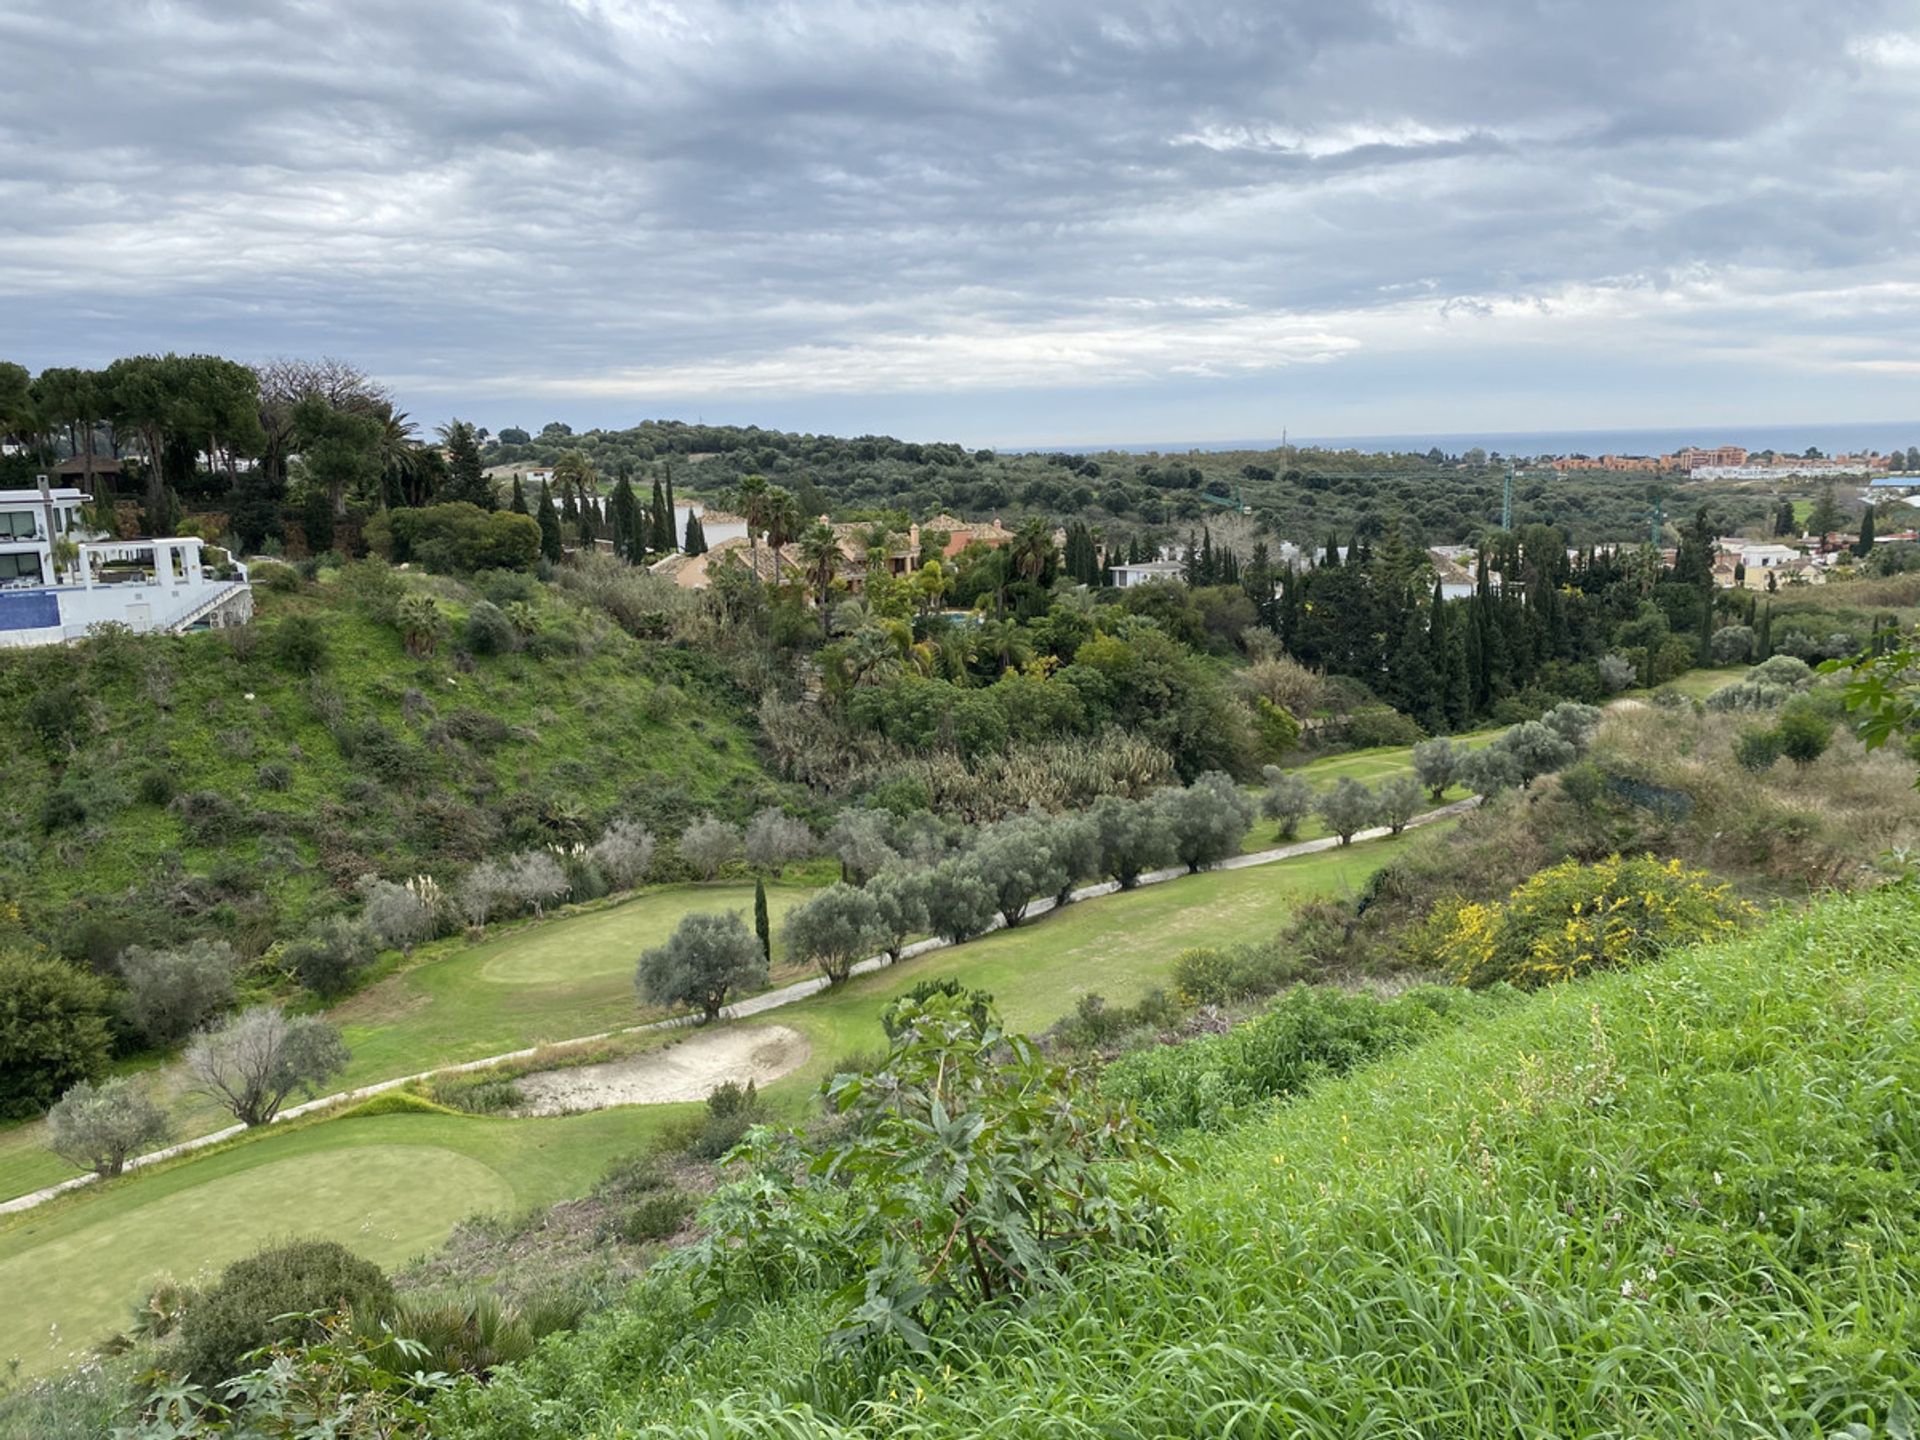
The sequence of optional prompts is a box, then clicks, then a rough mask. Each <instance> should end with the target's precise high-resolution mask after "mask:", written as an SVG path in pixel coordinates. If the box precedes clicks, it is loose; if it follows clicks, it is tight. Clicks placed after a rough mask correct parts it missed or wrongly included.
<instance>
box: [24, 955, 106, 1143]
mask: <svg viewBox="0 0 1920 1440" xmlns="http://www.w3.org/2000/svg"><path fill="white" fill-rule="evenodd" d="M111 1003H112V1002H111V1000H110V999H109V997H108V993H107V987H106V985H105V984H104V983H102V982H101V981H100V980H99V979H98V978H96V977H95V976H92V975H89V974H87V972H86V971H84V970H80V969H77V968H75V967H74V966H72V965H69V964H67V963H66V962H65V961H64V960H55V959H52V958H51V957H49V956H45V955H29V954H27V953H25V952H24V951H19V950H4V951H0V1116H5V1117H8V1118H16V1119H18V1118H25V1117H27V1116H32V1115H38V1114H39V1113H40V1112H41V1111H43V1110H45V1109H46V1108H47V1107H48V1106H49V1105H51V1104H53V1102H54V1101H56V1100H58V1099H59V1098H60V1097H61V1095H62V1094H64V1093H65V1092H66V1091H67V1090H69V1089H71V1088H72V1087H73V1086H75V1085H78V1084H79V1083H80V1082H81V1081H83V1080H97V1079H99V1078H100V1076H101V1074H102V1073H103V1072H104V1071H105V1070H106V1068H107V1059H108V1056H109V1055H110V1054H111V1040H110V1037H109V1033H108V1029H107V1015H108V1012H109V1010H110V1008H111Z"/></svg>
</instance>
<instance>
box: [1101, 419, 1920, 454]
mask: <svg viewBox="0 0 1920 1440" xmlns="http://www.w3.org/2000/svg"><path fill="white" fill-rule="evenodd" d="M1287 439H1288V441H1289V442H1290V443H1291V444H1294V445H1299V446H1308V445H1311V446H1317V447H1323V448H1325V449H1329V450H1362V451H1376V452H1378V451H1408V450H1412V451H1425V450H1432V449H1435V448H1436V447H1437V448H1438V449H1440V450H1443V451H1445V452H1446V453H1447V454H1449V455H1459V454H1461V453H1463V452H1465V451H1467V450H1471V449H1473V448H1474V447H1475V446H1478V447H1479V448H1481V449H1482V450H1485V451H1486V452H1487V453H1488V454H1493V453H1494V452H1496V451H1498V452H1499V453H1500V454H1502V455H1514V456H1526V455H1671V454H1672V453H1673V452H1674V451H1676V450H1680V449H1683V448H1685V447H1686V446H1688V445H1701V446H1707V445H1743V446H1745V447H1746V448H1747V449H1749V450H1776V451H1780V452H1782V453H1786V454H1794V455H1798V454H1801V453H1802V452H1804V451H1805V450H1806V448H1807V447H1808V446H1809V445H1813V446H1817V447H1818V448H1819V450H1820V452H1821V453H1822V454H1825V455H1842V454H1856V453H1858V452H1860V451H1862V450H1878V451H1881V452H1883V453H1884V452H1885V451H1888V450H1892V449H1894V448H1896V447H1898V448H1899V449H1902V450H1904V449H1906V448H1907V447H1908V446H1909V445H1920V420H1865V421H1859V422H1856V423H1852V424H1830V423H1826V422H1819V423H1809V424H1805V425H1696V426H1693V427H1692V428H1690V429H1671V430H1666V429H1661V430H1479V431H1475V430H1467V431H1460V432H1458V433H1454V434H1438V433H1432V434H1429V433H1418V434H1410V435H1290V436H1288V437H1287ZM1280 443H1281V441H1280V438H1279V437H1278V436H1271V437H1268V438H1266V439H1263V440H1205V441H1198V442H1193V443H1187V442H1170V443H1168V444H1164V445H1112V446H1101V447H1094V446H1077V447H1073V448H1074V449H1075V450H1076V451H1077V452H1078V453H1086V452H1087V451H1089V450H1093V449H1109V450H1119V451H1123V452H1125V453H1128V454H1136V455H1139V454H1148V453H1153V452H1157V453H1159V454H1163V455H1178V454H1182V453H1184V452H1186V451H1188V450H1272V449H1276V448H1278V446H1279V445H1280Z"/></svg>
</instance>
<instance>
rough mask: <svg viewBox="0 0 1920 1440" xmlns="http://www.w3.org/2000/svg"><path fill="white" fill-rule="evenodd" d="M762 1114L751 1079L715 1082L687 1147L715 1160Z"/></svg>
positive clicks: (695, 1153) (763, 1114) (756, 1123)
mask: <svg viewBox="0 0 1920 1440" xmlns="http://www.w3.org/2000/svg"><path fill="white" fill-rule="evenodd" d="M765 1118H766V1112H765V1110H764V1109H763V1107H762V1106H761V1104H760V1095H759V1092H758V1091H757V1090H756V1089H755V1088H754V1084H753V1082H752V1081H751V1080H749V1081H747V1083H746V1084H745V1085H741V1084H738V1083H737V1082H735V1081H732V1080H729V1081H727V1082H726V1083H725V1084H723V1085H717V1086H715V1087H714V1089H713V1092H712V1093H711V1094H710V1095H708V1096H707V1113H706V1116H705V1117H704V1119H703V1121H702V1124H701V1126H700V1133H699V1134H698V1135H695V1136H694V1137H693V1141H692V1143H691V1144H690V1145H689V1146H688V1147H687V1148H688V1149H689V1150H690V1151H692V1153H693V1154H694V1155H696V1156H698V1157H699V1158H700V1159H702V1160H718V1159H719V1158H720V1157H721V1156H722V1155H725V1154H726V1153H727V1152H728V1151H729V1150H731V1149H733V1147H734V1146H736V1145H738V1144H739V1143H740V1139H741V1137H742V1136H743V1135H745V1134H746V1133H747V1131H749V1130H751V1129H752V1128H753V1127H754V1126H755V1125H758V1124H759V1123H760V1122H761V1121H762V1120H764V1119H765ZM669 1233H671V1232H669Z"/></svg>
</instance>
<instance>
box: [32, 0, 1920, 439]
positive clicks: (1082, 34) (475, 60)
mask: <svg viewBox="0 0 1920 1440" xmlns="http://www.w3.org/2000/svg"><path fill="white" fill-rule="evenodd" d="M83 31H84V33H83ZM0 53H4V54H7V55H8V56H9V57H10V63H9V66H8V70H9V79H10V84H9V87H8V88H7V89H6V90H5V91H4V92H0V157H3V158H0V217H4V223H0V355H7V356H10V357H12V358H18V359H20V360H22V361H24V362H25V363H28V364H30V365H34V366H39V365H44V364H54V363H88V362H96V361H100V360H103V359H105V358H108V357H110V356H112V355H114V354H118V353H124V352H127V351H132V350H139V349H148V348H159V347H170V348H199V349H210V350H219V351H222V352H224V353H229V354H234V355H237V356H242V357H248V358H252V357H258V356H264V355H270V354H276V353H300V354H311V353H321V352H325V353H333V354H340V355H345V356H348V357H351V358H353V359H355V360H357V361H358V362H359V363H361V364H363V365H365V366H366V367H368V368H369V369H372V370H374V371H375V372H377V373H379V374H381V375H383V376H384V377H386V378H387V379H389V380H390V381H391V382H392V383H393V384H394V385H395V386H396V388H397V389H399V390H400V392H401V393H402V395H403V396H404V397H405V399H406V400H407V401H408V402H409V403H411V404H412V405H413V406H414V407H415V408H416V410H417V411H419V412H420V413H422V414H423V415H426V416H429V417H431V418H440V417H442V416H444V415H445V414H446V413H448V412H449V411H459V412H461V413H468V414H474V415H477V416H479V417H481V418H482V419H485V420H489V421H491V422H492V423H494V424H495V425H498V424H503V423H512V422H515V421H519V422H521V423H528V422H531V423H534V424H537V423H539V422H540V421H541V420H543V419H545V418H550V417H552V416H562V417H564V418H569V419H575V420H577V421H605V422H625V421H629V420H632V419H637V418H639V417H640V416H641V415H642V414H662V413H675V414H687V415H692V414H694V413H705V414H706V416H707V418H709V419H720V418H728V419H742V420H746V419H759V420H761V421H762V422H763V423H769V424H782V425H790V426H796V427H800V428H818V429H827V428H840V429H847V428H866V427H872V428H891V429H902V430H905V429H909V428H914V427H918V428H921V429H930V430H933V431H937V432H939V433H943V434H952V435H957V436H959V437H961V438H966V439H975V440H982V441H995V440H1000V441H1010V440H1024V439H1035V440H1039V439H1058V440H1062V441H1070V440H1076V439H1094V438H1102V439H1117V440H1126V439H1142V438H1156V437H1167V438H1171V437H1179V438H1195V439H1200V438H1207V437H1208V435H1209V434H1212V433H1222V434H1231V435H1252V434H1266V433H1273V432H1274V431H1277V429H1278V428H1279V425H1280V424H1281V423H1290V424H1291V425H1292V428H1293V429H1294V430H1295V432H1296V433H1299V432H1301V431H1314V430H1318V431H1319V432H1321V433H1329V432H1336V433H1337V432H1343V431H1344V432H1348V433H1351V432H1355V431H1371V432H1375V433H1378V432H1382V431H1390V430H1394V429H1421V428H1444V429H1466V428H1472V427H1474V426H1488V427H1494V428H1506V429H1520V428H1545V427H1547V426H1550V425H1554V424H1570V425H1571V424H1600V423H1618V424H1632V423H1660V422H1679V421H1691V420H1695V419H1699V420H1703V421H1705V420H1716V419H1731V418H1738V417H1746V418H1754V419H1758V418H1763V417H1765V418H1801V417H1804V418H1807V419H1810V420H1811V419H1820V418H1829V419H1833V418H1864V417H1880V416H1885V417H1887V418H1899V417H1902V416H1906V415H1911V414H1915V413H1920V406H1916V405H1914V404H1912V403H1911V402H1910V401H1908V400H1907V399H1906V398H1905V397H1906V395H1907V393H1908V391H1909V389H1910V388H1911V385H1912V381H1913V378H1914V372H1915V370H1916V369H1920V345H1916V343H1915V339H1914V337H1915V336H1916V335H1920V251H1917V250H1916V246H1915V245H1914V243H1913V239H1912V237H1913V235H1914V233H1915V226H1916V221H1920V201H1917V200H1916V198H1915V196H1916V194H1917V193H1920V191H1916V181H1920V175H1916V166H1915V162H1914V158H1913V157H1914V156H1916V155H1920V108H1917V107H1916V101H1915V97H1916V82H1920V10H1916V8H1915V6H1914V5H1913V4H1912V3H1910V0H1909V3H1888V0H1830V3H1826V4H1823V5H1819V6H1809V5H1799V4H1789V3H1784V0H1761V3H1752V0H1748V3H1737V0H1613V3H1609V4H1607V5H1604V6H1602V5H1585V6H1567V5H1554V4H1545V3H1537V0H1536V3H1522V0H1445V3H1429V0H1314V3H1303V0H1267V3H1248V4H1244V5H1241V4H1213V5H1205V4H1190V3H1187V4H1183V3H1171V0H1113V3H1104V4H1097V5H1096V4H1081V3H1078V0H1049V3H1047V4H1046V5H1041V6H1035V5H1025V4H1023V5H1013V4H1000V3H992V0H982V3H974V4H948V5H930V4H916V3H911V0H907V3H898V0H889V3H847V0H816V3H807V4H795V3H788V4H780V3H767V0H738V3H716V0H710V3H685V4H675V3H666V0H654V3H641V0H619V3H616V0H571V3H559V0H540V3H532V0H527V3H505V4H500V3H479V0H473V3H468V0H408V3H406V4H400V5H395V4H392V3H384V4H373V3H365V0H330V3H326V4H318V3H304V4H303V3H293V0H282V3H278V4H273V5H264V6H237V5H232V4H229V3H225V0H208V3H196V0H93V3H90V4H89V5H88V6H87V7H86V13H85V17H84V25H82V24H81V23H80V22H78V21H77V20H76V18H75V13H74V11H73V8H72V7H71V6H61V5H56V4H54V3H52V0H15V3H14V4H12V5H10V6H9V7H7V9H6V10H5V11H4V12H0ZM1186 419H1190V420H1191V423H1187V424H1183V420H1186ZM1449 422H1451V423H1449ZM1143 425H1144V426H1148V427H1150V428H1149V429H1148V430H1146V431H1143V430H1142V429H1141V427H1142V426H1143Z"/></svg>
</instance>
